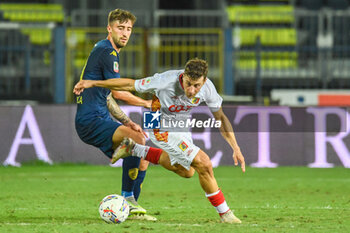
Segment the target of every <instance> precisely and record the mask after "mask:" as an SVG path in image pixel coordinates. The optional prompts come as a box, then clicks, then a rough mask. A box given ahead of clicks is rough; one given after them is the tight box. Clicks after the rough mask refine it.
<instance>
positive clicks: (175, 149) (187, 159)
mask: <svg viewBox="0 0 350 233" xmlns="http://www.w3.org/2000/svg"><path fill="white" fill-rule="evenodd" d="M149 135H150V139H151V141H152V142H153V143H154V144H155V145H156V146H157V147H159V148H160V149H162V150H164V151H165V152H167V153H168V155H169V158H170V163H171V165H174V164H176V163H177V164H180V165H181V166H183V167H184V168H186V169H187V170H190V167H191V163H192V161H193V159H194V157H196V155H197V154H198V152H199V150H200V148H199V147H197V146H196V145H194V144H193V141H192V135H191V133H190V132H169V133H168V142H164V141H158V140H157V139H156V138H155V136H154V134H153V132H152V133H150V134H149Z"/></svg>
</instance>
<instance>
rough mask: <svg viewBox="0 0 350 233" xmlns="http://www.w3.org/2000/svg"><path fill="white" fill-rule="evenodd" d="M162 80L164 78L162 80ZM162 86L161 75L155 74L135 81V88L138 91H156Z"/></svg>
mask: <svg viewBox="0 0 350 233" xmlns="http://www.w3.org/2000/svg"><path fill="white" fill-rule="evenodd" d="M163 81H164V80H163ZM163 86H164V83H162V75H161V74H155V75H153V76H151V77H147V78H143V79H138V80H136V81H135V90H136V91H137V92H140V93H144V92H156V91H157V90H159V89H161V88H162V87H163Z"/></svg>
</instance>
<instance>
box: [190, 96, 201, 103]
mask: <svg viewBox="0 0 350 233" xmlns="http://www.w3.org/2000/svg"><path fill="white" fill-rule="evenodd" d="M199 100H200V99H199V98H196V97H193V98H192V100H191V102H192V104H198V102H199Z"/></svg>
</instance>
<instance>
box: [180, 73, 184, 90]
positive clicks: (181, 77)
mask: <svg viewBox="0 0 350 233" xmlns="http://www.w3.org/2000/svg"><path fill="white" fill-rule="evenodd" d="M183 76H184V74H183V73H182V74H180V76H179V82H180V85H181V87H182V89H184V85H183V83H182V82H183V81H182V79H183Z"/></svg>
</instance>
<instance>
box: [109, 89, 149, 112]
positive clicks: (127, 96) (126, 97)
mask: <svg viewBox="0 0 350 233" xmlns="http://www.w3.org/2000/svg"><path fill="white" fill-rule="evenodd" d="M112 96H113V98H114V99H116V100H122V101H124V102H125V103H127V104H128V105H134V106H142V107H145V108H151V105H152V100H144V99H142V98H140V97H138V96H135V95H133V94H132V93H131V92H128V91H112Z"/></svg>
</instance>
